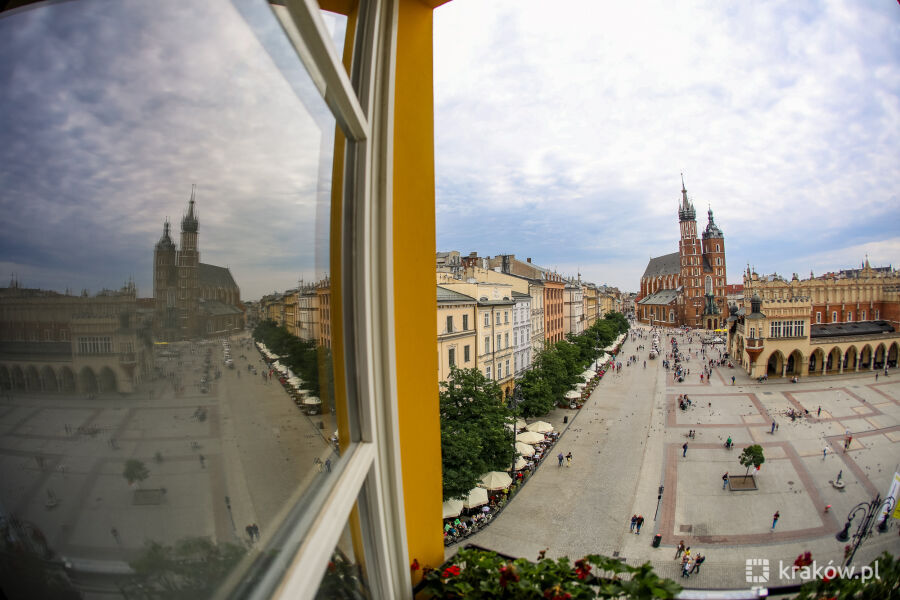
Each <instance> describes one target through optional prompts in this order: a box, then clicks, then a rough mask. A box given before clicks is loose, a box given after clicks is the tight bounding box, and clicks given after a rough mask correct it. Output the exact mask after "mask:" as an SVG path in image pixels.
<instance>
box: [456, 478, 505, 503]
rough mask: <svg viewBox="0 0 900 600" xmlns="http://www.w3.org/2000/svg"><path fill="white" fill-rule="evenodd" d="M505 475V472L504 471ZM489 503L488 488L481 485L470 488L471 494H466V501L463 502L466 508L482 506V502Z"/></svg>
mask: <svg viewBox="0 0 900 600" xmlns="http://www.w3.org/2000/svg"><path fill="white" fill-rule="evenodd" d="M504 475H505V473H504ZM487 503H488V493H487V490H486V489H484V488H481V487H477V488H472V489H471V490H469V495H468V496H466V499H465V501H464V502H463V506H465V507H466V508H475V507H476V506H481V505H482V504H487Z"/></svg>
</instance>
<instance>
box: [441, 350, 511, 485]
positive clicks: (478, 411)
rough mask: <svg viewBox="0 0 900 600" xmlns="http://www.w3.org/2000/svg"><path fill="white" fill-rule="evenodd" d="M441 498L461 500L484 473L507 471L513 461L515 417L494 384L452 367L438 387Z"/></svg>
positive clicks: (478, 374) (473, 371)
mask: <svg viewBox="0 0 900 600" xmlns="http://www.w3.org/2000/svg"><path fill="white" fill-rule="evenodd" d="M440 411H441V462H442V466H443V474H444V478H443V479H444V500H449V499H451V498H461V497H464V496H465V495H466V494H467V493H468V492H469V490H471V489H472V488H473V487H475V484H476V483H478V479H479V477H481V475H483V474H484V473H486V472H488V471H505V470H507V469H509V468H510V467H511V466H512V461H513V459H514V457H515V449H514V443H515V439H514V434H513V431H512V430H511V429H510V428H508V427H507V424H509V425H512V424H514V423H515V417H514V415H513V413H512V411H511V410H510V409H508V408H507V407H506V405H505V404H504V402H503V392H502V390H501V388H500V386H499V385H497V383H496V382H495V381H491V380H489V379H487V378H486V377H485V376H484V375H483V374H482V373H481V371H479V370H478V369H459V368H457V367H452V368H451V370H450V377H449V378H448V380H447V381H445V382H442V383H441V392H440Z"/></svg>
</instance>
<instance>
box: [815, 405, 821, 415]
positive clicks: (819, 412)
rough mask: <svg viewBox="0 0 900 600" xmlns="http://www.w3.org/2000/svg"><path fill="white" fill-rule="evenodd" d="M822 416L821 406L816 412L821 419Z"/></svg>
mask: <svg viewBox="0 0 900 600" xmlns="http://www.w3.org/2000/svg"><path fill="white" fill-rule="evenodd" d="M821 416H822V407H821V406H820V407H819V410H817V411H816V417H821Z"/></svg>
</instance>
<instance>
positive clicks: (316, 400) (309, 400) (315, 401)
mask: <svg viewBox="0 0 900 600" xmlns="http://www.w3.org/2000/svg"><path fill="white" fill-rule="evenodd" d="M303 404H309V405H315V404H322V401H321V400H320V399H319V398H316V397H315V396H307V397H306V398H304V399H303Z"/></svg>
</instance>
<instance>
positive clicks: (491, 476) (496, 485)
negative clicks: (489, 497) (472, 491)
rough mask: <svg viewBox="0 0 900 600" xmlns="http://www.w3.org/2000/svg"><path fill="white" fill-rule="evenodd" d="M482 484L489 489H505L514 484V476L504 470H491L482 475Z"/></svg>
mask: <svg viewBox="0 0 900 600" xmlns="http://www.w3.org/2000/svg"><path fill="white" fill-rule="evenodd" d="M480 485H482V486H483V487H485V488H487V489H489V490H505V489H506V488H508V487H509V486H510V485H512V477H510V476H509V475H507V474H506V473H504V472H502V471H491V472H490V473H485V474H484V475H482V476H481V483H480Z"/></svg>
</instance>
